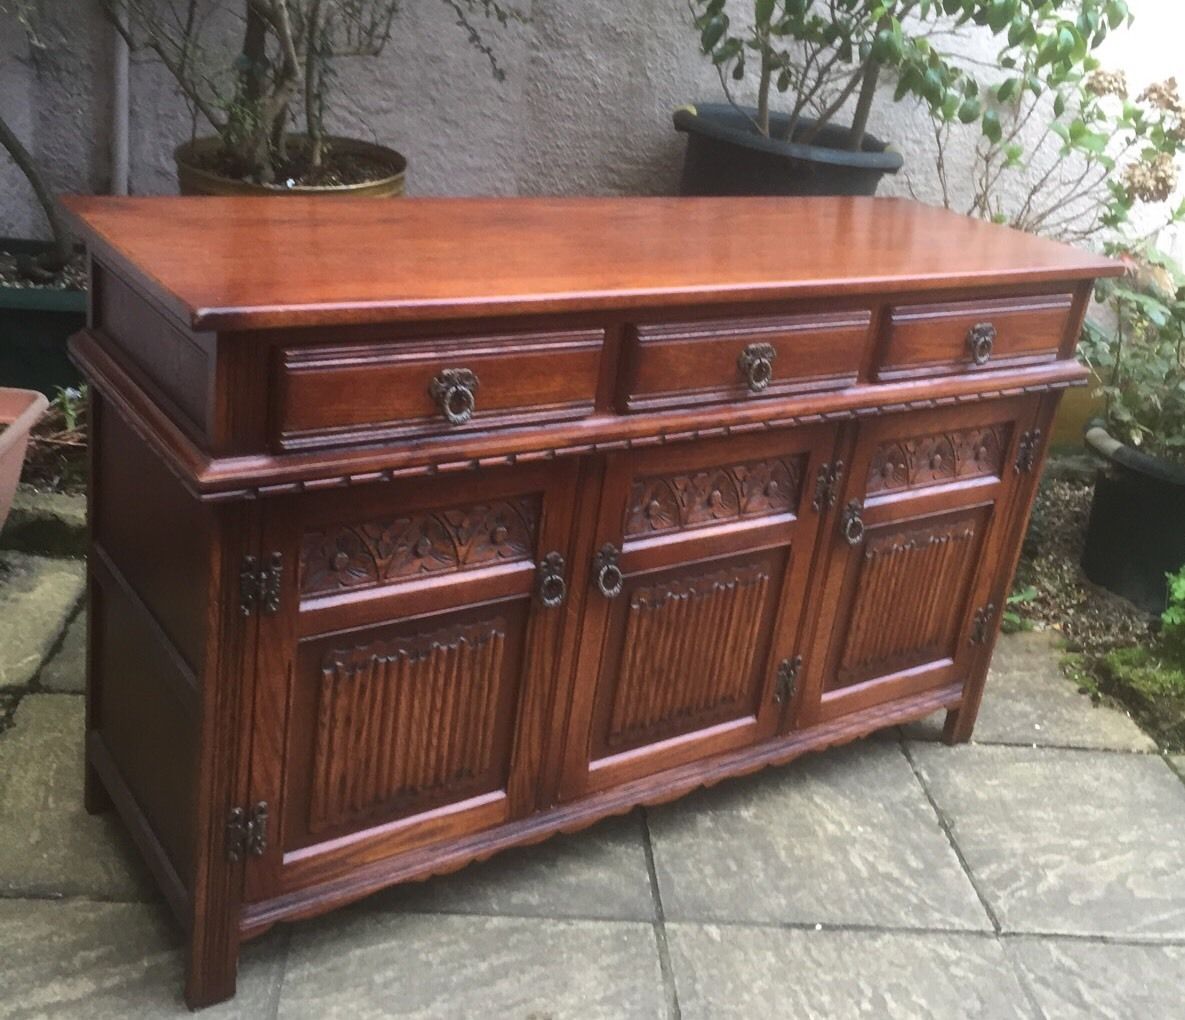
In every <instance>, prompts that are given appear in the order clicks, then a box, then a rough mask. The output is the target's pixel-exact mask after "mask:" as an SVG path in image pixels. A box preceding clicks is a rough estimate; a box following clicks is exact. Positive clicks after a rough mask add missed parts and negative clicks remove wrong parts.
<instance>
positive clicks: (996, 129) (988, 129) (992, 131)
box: [983, 110, 1004, 144]
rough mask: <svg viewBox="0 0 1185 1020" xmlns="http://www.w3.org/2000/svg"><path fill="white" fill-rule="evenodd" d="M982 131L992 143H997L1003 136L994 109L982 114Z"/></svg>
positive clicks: (998, 117)
mask: <svg viewBox="0 0 1185 1020" xmlns="http://www.w3.org/2000/svg"><path fill="white" fill-rule="evenodd" d="M983 133H984V134H985V135H986V136H987V139H988V141H990V142H992V143H993V144H996V143H999V141H1000V139H1001V138H1003V137H1004V129H1003V128H1002V127H1001V126H1000V115H999V114H998V113H996V111H995V110H988V112H987V113H985V114H984V115H983Z"/></svg>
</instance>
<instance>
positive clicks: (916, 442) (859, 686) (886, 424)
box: [797, 398, 1037, 725]
mask: <svg viewBox="0 0 1185 1020" xmlns="http://www.w3.org/2000/svg"><path fill="white" fill-rule="evenodd" d="M1036 405H1037V401H1036V400H1034V399H1032V398H1017V399H1009V400H998V401H992V402H988V403H977V404H974V405H971V406H967V407H961V408H953V409H949V410H936V411H926V412H921V413H918V412H911V413H909V414H899V415H889V416H886V417H883V418H874V419H871V420H869V421H866V422H862V423H860V424H859V425H858V426H856V434H855V445H854V449H851V456H850V464H849V465H848V467H847V468H846V469H844V470H843V478H844V481H843V482H842V483H841V485H840V486H839V487H838V488H837V491H836V498H835V500H834V501H833V502H834V505H833V507H832V509H831V511H830V518H829V524H828V527H827V533H826V535H825V536H824V538H823V539H822V541H823V542H824V549H825V552H826V554H827V556H828V561H827V568H826V573H825V576H824V579H823V588H822V591H821V598H820V599H819V611H818V616H817V622H816V625H815V627H814V635H813V639H812V640H811V641H810V642H808V645H807V647H808V651H807V652H806V663H805V674H804V675H805V690H804V698H805V703H804V705H803V708H802V711H801V712H800V713H799V715H798V717H797V722H798V723H799V724H801V725H810V724H812V723H817V722H822V721H825V720H829V719H833V718H835V717H837V716H840V715H844V714H846V713H848V712H852V711H857V710H860V709H864V708H868V707H871V706H873V705H877V704H880V703H883V702H886V701H890V700H892V699H894V698H899V697H906V696H909V695H913V694H919V693H921V692H923V691H930V690H934V689H936V688H941V687H944V686H948V685H950V686H951V687H952V690H953V689H954V688H955V687H956V686H958V685H961V684H963V683H964V682H965V681H966V679H967V678H968V676H969V675H970V673H971V671H972V670H973V669H975V668H977V666H978V664H979V659H980V656H979V654H978V653H979V651H980V650H981V649H982V647H983V646H984V644H985V643H986V642H987V641H988V640H989V639H990V637H991V636H992V634H993V633H994V627H995V625H996V623H997V620H998V614H999V612H1000V609H1001V600H1002V599H1003V597H1004V595H1005V594H1006V593H1005V592H1004V591H993V590H992V589H993V581H994V580H996V581H997V586H1000V585H1003V584H1006V583H1007V581H1008V580H1009V579H1000V578H999V577H998V575H999V574H1000V566H1001V563H1002V558H1006V557H1007V556H1008V555H1009V554H1010V552H1011V550H1010V548H1009V546H1010V544H1011V543H1012V542H1013V541H1014V539H1013V538H1010V532H1011V531H1012V530H1013V529H1012V520H1013V518H1014V516H1015V511H1016V509H1017V507H1016V503H1017V500H1016V499H1015V493H1016V491H1017V488H1018V485H1019V483H1020V479H1021V475H1022V474H1023V473H1024V472H1025V469H1026V466H1027V465H1026V457H1030V456H1032V455H1034V454H1035V453H1036V452H1037V450H1036V444H1037V438H1035V434H1034V432H1033V427H1034V425H1033V423H1034V421H1035V413H1036ZM1026 451H1027V453H1026ZM1018 464H1019V467H1018Z"/></svg>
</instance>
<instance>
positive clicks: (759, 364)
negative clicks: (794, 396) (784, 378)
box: [737, 344, 778, 393]
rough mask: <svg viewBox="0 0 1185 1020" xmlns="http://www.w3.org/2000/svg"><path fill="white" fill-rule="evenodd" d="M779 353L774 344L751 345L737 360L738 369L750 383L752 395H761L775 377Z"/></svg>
mask: <svg viewBox="0 0 1185 1020" xmlns="http://www.w3.org/2000/svg"><path fill="white" fill-rule="evenodd" d="M777 356H778V352H777V351H776V350H774V347H773V344H749V346H748V347H746V348H745V349H744V350H743V351H741V356H740V357H739V358H737V367H738V368H739V369H740V370H741V375H742V376H744V377H745V382H746V383H748V386H749V392H750V393H760V392H761V391H762V390H763V389H765V388H766V387H767V386H768V385H769V384H770V380H772V379H773V377H774V358H776V357H777Z"/></svg>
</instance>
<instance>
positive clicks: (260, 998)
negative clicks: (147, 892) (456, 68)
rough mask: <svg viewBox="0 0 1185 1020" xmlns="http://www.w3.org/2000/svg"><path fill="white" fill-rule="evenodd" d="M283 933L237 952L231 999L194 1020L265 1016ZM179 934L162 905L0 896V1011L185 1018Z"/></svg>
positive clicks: (16, 1018) (61, 1018)
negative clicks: (235, 985)
mask: <svg viewBox="0 0 1185 1020" xmlns="http://www.w3.org/2000/svg"><path fill="white" fill-rule="evenodd" d="M286 938H287V933H286V932H283V933H280V934H279V935H268V936H265V937H264V938H263V939H260V940H259V941H257V942H250V943H248V944H247V945H246V946H244V948H243V954H242V956H241V957H240V961H239V981H238V995H237V996H236V997H235V998H234V999H233V1000H231V1001H230V1002H225V1003H220V1004H219V1005H217V1006H214V1007H212V1008H210V1009H208V1010H203V1011H202V1013H201V1014H200V1016H201V1017H202V1020H232V1018H241V1020H259V1018H262V1017H268V1016H271V1015H274V1014H273V1010H274V1003H275V1001H276V999H277V996H278V994H279V986H280V981H281V978H282V974H283V964H284V947H285V943H286ZM180 945H181V933H180V929H179V928H178V927H177V925H176V924H175V923H174V922H173V921H172V919H171V918H170V917H169V916H168V915H167V914H166V913H165V910H164V908H163V907H162V906H157V905H147V904H134V903H97V902H94V901H92V900H70V901H65V902H58V903H52V902H47V901H45V900H0V946H3V947H4V951H3V952H0V1016H3V1017H5V1018H6V1020H25V1018H28V1020H32V1018H34V1017H36V1018H44V1017H53V1018H54V1020H74V1018H77V1020H132V1018H135V1020H154V1018H165V1017H177V1018H180V1017H189V1016H192V1015H193V1014H191V1013H190V1012H189V1011H188V1010H187V1009H186V1008H185V1004H184V1002H183V1001H182V999H181V990H182V986H183V982H184V970H185V964H184V959H183V955H182V952H181V948H180Z"/></svg>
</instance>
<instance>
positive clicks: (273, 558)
mask: <svg viewBox="0 0 1185 1020" xmlns="http://www.w3.org/2000/svg"><path fill="white" fill-rule="evenodd" d="M283 578H284V554H283V553H278V552H274V553H272V554H271V555H270V556H268V558H267V566H265V567H263V568H262V569H260V567H259V562H258V561H257V560H256V559H255V557H254V556H244V557H243V565H242V567H241V568H240V570H239V612H241V613H242V614H243V615H244V616H250V615H251V614H252V613H254V612H255V611H256V610H257V609H258V610H260V611H262V612H264V613H278V612H279V611H280V582H281V581H282V580H283Z"/></svg>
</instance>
